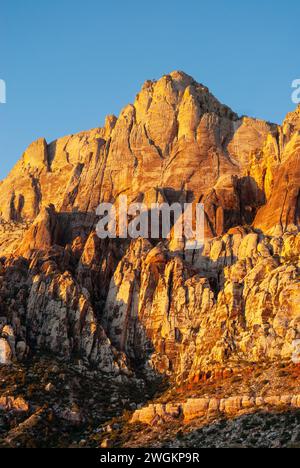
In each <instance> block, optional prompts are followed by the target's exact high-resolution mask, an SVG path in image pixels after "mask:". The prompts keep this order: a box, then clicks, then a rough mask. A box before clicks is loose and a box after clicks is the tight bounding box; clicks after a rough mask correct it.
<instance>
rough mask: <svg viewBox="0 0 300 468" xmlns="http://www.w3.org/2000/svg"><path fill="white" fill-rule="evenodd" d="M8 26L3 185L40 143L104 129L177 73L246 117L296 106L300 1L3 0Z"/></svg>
mask: <svg viewBox="0 0 300 468" xmlns="http://www.w3.org/2000/svg"><path fill="white" fill-rule="evenodd" d="M0 18H1V19H0V79H4V80H5V81H6V83H7V104H6V105H0V158H1V166H0V178H3V177H4V176H5V175H6V174H7V172H8V171H9V170H10V169H11V167H12V166H13V164H14V163H15V162H16V161H17V159H19V157H20V156H21V154H22V153H23V151H24V150H25V148H26V147H27V146H28V144H29V143H31V142H32V141H33V140H35V139H37V138H38V137H42V136H44V137H45V138H46V139H47V140H48V141H49V142H50V141H51V140H53V139H55V138H56V137H59V136H62V135H65V134H70V133H75V132H77V131H80V130H85V129H89V128H93V127H96V126H100V125H102V124H103V122H104V117H105V115H106V114H109V113H115V114H118V113H119V111H120V110H121V108H122V107H123V106H124V105H126V104H127V103H129V102H132V101H133V99H134V97H135V95H136V93H137V92H138V91H139V89H140V87H141V84H142V83H143V82H144V81H145V80H146V79H152V78H159V77H160V76H161V75H163V74H166V73H168V72H171V71H173V70H175V69H179V70H184V71H185V72H187V73H188V74H190V75H192V76H193V77H194V78H195V79H196V80H197V81H199V82H202V83H204V84H206V85H207V86H208V87H209V88H210V89H211V91H212V92H213V93H214V94H215V95H216V96H217V97H218V98H219V99H220V100H221V101H222V102H224V103H225V104H228V105H229V106H231V107H232V108H233V109H234V110H235V111H236V112H238V113H240V114H248V115H252V116H255V117H259V118H263V119H267V120H271V121H275V122H281V121H282V119H283V118H284V115H285V114H286V113H287V112H288V111H290V110H292V109H293V108H294V107H295V105H294V104H293V103H292V102H291V83H292V81H293V80H294V79H296V78H300V51H299V21H300V2H299V0H286V1H285V2H283V1H282V0H243V1H241V0H214V1H204V0H184V1H182V0H180V1H179V0H160V1H159V0H151V1H145V0H139V1H138V0H128V1H127V2H126V1H121V0H114V1H111V2H109V1H100V0H1V7H0Z"/></svg>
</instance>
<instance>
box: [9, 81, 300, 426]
mask: <svg viewBox="0 0 300 468" xmlns="http://www.w3.org/2000/svg"><path fill="white" fill-rule="evenodd" d="M299 154H300V108H298V109H297V110H296V111H295V112H294V113H291V114H289V115H288V116H287V118H286V119H285V121H284V122H283V124H282V125H281V126H279V125H275V124H270V123H267V122H264V121H259V120H256V119H252V118H249V117H241V118H240V117H239V116H237V115H236V114H235V113H234V112H233V111H232V110H231V109H229V108H228V107H226V106H223V105H222V104H220V103H219V102H218V100H217V99H216V98H214V97H213V96H212V95H211V93H210V92H209V90H208V89H207V88H206V87H204V86H203V85H199V84H198V83H196V82H195V81H194V80H193V79H192V78H191V77H189V76H187V75H186V74H184V73H182V72H174V73H171V74H170V75H168V76H165V77H163V78H162V79H160V80H159V81H157V82H150V81H149V82H146V83H145V84H144V86H143V88H142V90H141V92H140V93H139V94H138V95H137V97H136V100H135V103H134V104H133V105H130V106H127V107H126V108H125V109H124V110H123V111H122V112H121V114H120V116H119V117H118V118H116V117H114V116H110V117H108V118H107V120H106V123H105V127H104V128H98V129H95V130H92V131H89V132H82V133H80V134H78V135H72V136H68V137H64V138H62V139H59V140H57V141H55V142H53V143H51V144H47V142H46V141H45V140H44V139H40V140H38V141H36V142H35V143H33V144H32V145H31V146H30V147H29V148H28V149H27V150H26V151H25V153H24V155H23V156H22V158H21V159H20V161H19V162H18V163H17V165H16V166H15V168H14V169H13V170H12V172H11V173H10V174H9V176H8V177H7V178H6V179H5V180H4V181H3V182H1V184H0V213H1V226H0V256H1V258H0V363H1V364H2V365H5V366H11V365H12V364H13V365H15V366H19V365H20V366H23V365H25V366H27V365H30V362H31V361H32V359H39V357H41V356H44V355H45V354H49V353H50V355H51V359H54V360H59V362H61V363H63V365H65V364H66V363H68V362H71V363H73V364H74V363H76V366H77V367H76V369H77V371H78V372H79V373H80V372H81V371H82V372H86V371H88V370H89V369H93V372H94V371H95V372H96V373H98V375H99V376H100V375H101V376H104V377H101V378H105V379H106V380H111V379H112V380H116V379H117V381H118V382H119V384H120V385H122V383H123V384H124V383H126V385H129V384H128V382H131V383H134V382H136V381H138V382H139V384H138V385H142V383H141V382H143V385H145V382H148V385H150V384H149V381H150V382H152V384H151V386H152V387H151V388H152V389H153V388H155V389H158V387H156V383H155V384H154V383H153V382H157V381H158V380H161V379H164V378H167V381H168V382H169V384H171V385H172V386H175V388H176V386H183V387H185V388H186V386H188V385H196V386H197V385H200V386H201V385H205V383H204V382H206V381H207V380H209V379H211V378H212V376H216V375H219V377H221V381H222V379H223V373H224V369H225V370H226V372H233V373H234V372H239V370H240V369H241V368H244V367H245V366H246V367H247V366H257V367H260V366H262V365H264V366H267V368H268V367H272V366H273V367H274V368H280V366H281V365H282V363H284V365H287V366H288V365H289V364H290V363H292V365H295V366H297V363H298V362H300V349H299V348H300V346H299V343H300V341H299V340H300V288H299V252H300V234H299V226H300V160H299ZM124 194H125V195H127V197H128V200H129V202H143V203H145V204H146V206H147V207H148V208H149V209H150V207H151V204H152V203H155V202H166V203H169V204H171V203H174V202H179V203H181V204H183V203H185V202H192V203H198V202H201V203H203V205H204V210H205V239H206V240H205V245H204V247H203V249H201V250H196V251H188V250H185V245H184V242H183V241H182V242H181V241H178V240H175V239H173V238H172V236H171V239H170V240H169V241H166V240H165V241H163V240H161V241H157V240H154V239H137V240H132V241H131V240H129V239H127V240H124V239H123V240H121V239H116V240H100V239H99V238H98V237H97V235H96V231H95V226H96V223H97V219H98V218H97V216H96V208H97V206H98V205H99V203H101V202H112V203H115V205H116V206H118V203H119V197H120V196H121V195H124ZM73 364H72V365H73ZM8 368H9V369H10V367H6V369H8ZM80 369H81V371H80ZM3 372H5V368H3ZM213 378H214V377H213ZM157 379H158V380H157ZM250 380H251V379H250ZM146 385H147V383H146ZM249 386H250V387H251V383H250V382H249ZM279 387H280V385H279ZM288 387H289V385H285V389H284V390H285V393H284V394H285V395H289V396H290V397H291V398H290V403H289V404H291V402H292V401H294V400H292V398H294V397H295V396H298V395H299V394H300V389H299V390H297V388H296V389H293V392H292V393H290V392H287V390H288ZM201 388H202V387H201ZM278 390H279V393H278ZM7 391H8V390H7ZM237 391H238V389H237ZM276 392H277V393H276ZM2 393H3V394H4V396H10V397H13V395H7V394H6V392H5V388H4V389H3V391H2V390H1V393H0V396H1V395H2ZM248 393H249V392H246V394H245V392H244V393H243V394H241V393H239V392H238V395H236V396H240V397H242V396H243V395H244V396H245V395H247V396H249V397H251V398H254V397H255V395H248ZM278 395H282V392H281V389H280V388H277V390H276V389H274V393H273V395H269V396H270V397H272V396H273V397H275V396H278ZM17 396H18V395H15V397H17ZM196 396H197V395H196ZM214 396H215V395H214V394H213V392H212V393H211V395H210V397H212V398H213V397H214ZM234 396H235V395H232V397H234ZM221 397H222V395H221ZM258 397H259V396H257V398H258ZM297 401H298V400H297ZM131 403H132V402H131ZM175 404H176V401H175ZM262 406H263V405H262ZM252 409H253V408H252ZM34 410H36V402H35V404H34V405H33V408H32V411H34ZM6 411H7V408H6ZM57 413H59V411H58V412H57V411H56V413H55V414H57ZM71 419H72V418H71Z"/></svg>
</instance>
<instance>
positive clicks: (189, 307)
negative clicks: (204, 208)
mask: <svg viewBox="0 0 300 468" xmlns="http://www.w3.org/2000/svg"><path fill="white" fill-rule="evenodd" d="M183 256H184V252H182V254H181V255H178V253H177V254H176V255H175V254H172V252H170V251H169V250H167V249H165V248H164V246H163V245H160V246H158V247H155V248H153V247H152V246H151V244H150V243H149V242H148V241H145V240H138V241H136V242H135V243H133V244H132V245H131V247H130V248H129V250H128V252H127V254H126V255H125V256H124V258H123V260H122V261H121V262H120V264H119V266H118V268H117V270H116V272H115V274H114V276H113V279H112V281H111V286H110V289H109V293H108V297H107V302H106V307H105V314H104V320H103V326H104V328H105V329H106V331H107V333H108V335H109V336H110V337H111V340H112V342H113V344H114V345H115V346H116V347H117V348H118V349H119V350H121V351H124V352H125V353H126V354H127V355H129V356H130V357H131V358H132V359H137V360H139V361H140V360H144V361H148V364H150V366H151V367H152V366H153V367H154V368H155V369H156V370H157V371H159V372H167V373H168V374H169V375H174V374H175V375H177V376H179V377H180V378H183V377H184V378H189V379H192V380H193V379H197V378H199V375H200V374H201V372H203V371H205V370H210V368H211V367H213V365H214V363H219V364H221V363H226V362H229V363H230V362H231V363H232V364H233V363H234V361H238V360H239V359H242V360H246V361H249V362H259V361H260V360H264V359H270V360H280V359H283V360H285V359H291V358H292V356H293V352H294V345H293V343H294V342H295V341H296V340H298V339H299V338H300V334H299V333H300V328H299V326H300V316H299V312H300V309H299V304H300V296H299V293H300V290H299V270H298V262H299V234H298V235H297V236H296V235H286V236H285V237H283V238H272V237H265V236H263V235H258V234H256V233H254V232H252V233H249V234H247V233H246V232H243V231H241V232H239V233H234V232H233V233H231V234H227V235H226V236H224V237H222V238H219V239H215V240H213V241H210V242H208V243H207V244H206V245H205V247H204V250H203V251H202V252H196V253H195V252H194V253H193V254H190V258H189V257H188V256H186V258H183ZM233 365H234V364H233Z"/></svg>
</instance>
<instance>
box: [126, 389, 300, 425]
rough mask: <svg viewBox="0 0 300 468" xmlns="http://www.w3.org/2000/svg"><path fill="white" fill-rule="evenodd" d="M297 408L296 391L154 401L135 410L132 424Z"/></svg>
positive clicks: (299, 405)
mask: <svg viewBox="0 0 300 468" xmlns="http://www.w3.org/2000/svg"><path fill="white" fill-rule="evenodd" d="M270 407H271V408H273V409H274V408H277V409H278V408H280V409H288V408H300V396H299V395H281V396H270V397H265V398H262V397H258V398H253V397H250V396H245V395H244V396H237V397H230V398H227V399H218V398H198V399H197V398H191V399H189V400H187V401H186V402H184V403H177V404H175V403H169V404H165V405H164V404H156V405H150V406H148V407H145V408H142V409H140V410H137V411H135V413H134V414H133V417H132V419H131V421H130V422H131V424H138V423H140V424H147V425H150V426H154V425H158V424H162V423H166V422H170V421H172V419H173V420H174V419H179V418H180V419H182V420H183V421H184V423H185V424H188V423H190V422H191V421H193V420H195V419H199V418H207V417H210V418H216V417H220V416H222V415H225V416H229V417H233V416H237V415H239V414H241V413H242V412H247V413H248V412H251V411H255V410H256V411H257V410H258V409H259V410H263V409H267V408H270Z"/></svg>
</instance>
